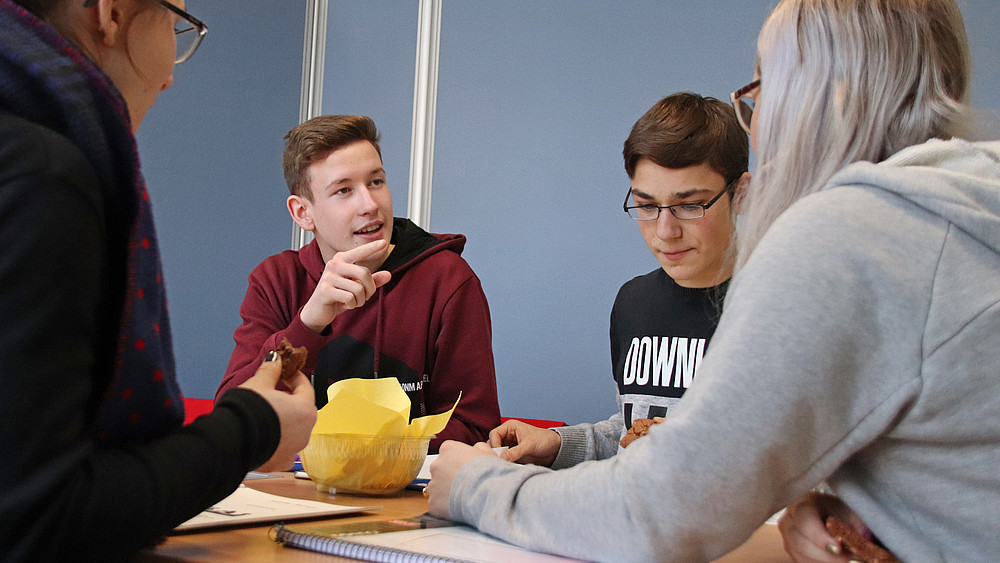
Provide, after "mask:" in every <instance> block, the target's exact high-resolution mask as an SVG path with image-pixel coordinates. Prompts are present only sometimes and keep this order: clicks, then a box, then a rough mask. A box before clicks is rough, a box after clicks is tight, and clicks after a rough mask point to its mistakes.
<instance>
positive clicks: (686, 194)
mask: <svg viewBox="0 0 1000 563" xmlns="http://www.w3.org/2000/svg"><path fill="white" fill-rule="evenodd" d="M622 154H623V156H624V160H625V171H626V173H627V174H628V176H629V179H630V180H631V186H630V188H629V190H628V192H627V193H626V198H625V203H624V204H623V207H624V210H625V212H626V213H628V214H629V216H630V217H632V218H633V219H635V220H636V222H637V224H638V226H639V232H640V233H641V234H642V237H643V239H644V240H645V241H646V245H647V246H648V247H649V250H650V251H651V252H652V253H653V255H654V256H655V257H656V260H657V261H658V262H659V264H660V267H659V268H657V269H656V270H654V271H652V272H650V273H648V274H646V275H643V276H639V277H637V278H635V279H633V280H631V281H629V282H627V283H626V284H625V285H623V286H622V287H621V289H620V290H619V292H618V297H617V298H616V299H615V304H614V307H613V309H612V311H611V359H612V366H613V369H614V378H615V382H616V384H617V386H618V406H619V411H618V412H617V413H615V414H614V415H613V416H612V417H611V418H609V419H607V420H603V421H601V422H598V423H596V424H578V425H574V426H567V427H562V428H556V429H553V431H550V430H542V429H536V428H534V427H532V426H528V425H526V424H523V423H520V422H518V421H508V422H507V423H505V424H504V425H502V426H500V427H499V428H496V429H494V430H493V432H491V433H490V445H491V446H494V447H496V446H500V445H507V446H511V447H510V449H508V450H507V451H506V452H504V453H503V454H502V457H504V458H505V459H508V460H510V461H520V462H522V463H534V464H537V465H547V466H551V467H553V468H562V467H569V466H572V465H575V464H577V463H579V462H581V461H585V460H591V459H605V458H608V457H611V456H613V455H615V454H616V453H617V452H618V450H619V447H620V445H619V440H621V439H622V438H623V436H624V435H625V434H626V432H627V431H628V430H629V428H630V427H631V426H632V424H633V422H634V421H635V420H638V419H658V418H659V417H668V416H669V413H670V410H671V409H673V408H674V407H675V406H676V405H677V403H678V401H680V398H681V396H682V395H683V394H684V391H685V390H686V389H687V387H688V386H689V385H690V384H691V381H692V380H693V379H694V377H695V374H696V372H697V369H698V364H699V363H700V361H701V358H702V356H703V355H704V353H705V350H706V349H707V346H708V342H709V340H710V339H711V337H712V333H713V332H715V327H716V325H717V323H718V320H719V317H720V315H721V305H722V300H723V298H724V297H725V293H726V289H727V287H728V285H729V278H730V277H731V276H732V273H733V257H734V256H733V253H732V252H731V251H730V248H731V244H730V243H731V241H732V240H733V238H734V233H735V209H734V206H733V199H734V197H735V196H736V194H737V193H738V190H739V189H740V186H741V185H742V182H743V180H744V179H745V178H746V177H747V160H748V154H749V148H748V143H747V136H746V134H745V133H744V131H743V129H742V128H741V127H740V124H739V122H738V121H737V119H736V117H735V115H734V114H733V111H732V109H731V108H730V107H729V106H728V105H727V104H725V103H723V102H721V101H719V100H716V99H714V98H705V97H702V96H699V95H697V94H692V93H677V94H673V95H671V96H668V97H666V98H664V99H663V100H660V101H659V102H658V103H656V105H654V106H653V107H652V108H650V109H649V111H647V112H646V113H645V115H643V116H642V117H641V118H639V120H638V121H637V122H636V123H635V125H634V126H633V127H632V132H631V133H630V134H629V136H628V139H626V141H625V147H624V150H623V151H622Z"/></svg>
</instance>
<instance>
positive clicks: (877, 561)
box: [826, 516, 899, 563]
mask: <svg viewBox="0 0 1000 563" xmlns="http://www.w3.org/2000/svg"><path fill="white" fill-rule="evenodd" d="M826 530H827V531H828V532H830V535H831V536H833V539H835V540H837V541H838V542H840V545H841V548H842V553H843V554H844V555H847V556H849V557H851V558H852V559H853V560H856V561H860V562H861V563H899V559H897V558H896V556H895V555H893V554H892V552H890V551H889V550H887V549H884V548H882V547H880V546H878V545H876V544H875V542H874V541H872V540H870V539H868V538H866V537H865V536H863V535H862V534H861V533H860V532H858V531H857V530H855V529H854V528H852V527H850V526H848V525H847V524H845V523H844V522H842V521H841V520H839V519H837V518H835V517H833V516H829V517H827V519H826Z"/></svg>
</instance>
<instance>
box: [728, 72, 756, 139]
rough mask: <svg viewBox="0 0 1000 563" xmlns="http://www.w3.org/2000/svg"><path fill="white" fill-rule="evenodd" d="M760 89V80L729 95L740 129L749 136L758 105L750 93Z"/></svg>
mask: <svg viewBox="0 0 1000 563" xmlns="http://www.w3.org/2000/svg"><path fill="white" fill-rule="evenodd" d="M758 88H760V78H758V79H756V80H754V81H753V82H751V83H750V84H747V85H746V86H744V87H742V88H740V89H739V90H737V91H735V92H733V93H732V94H730V95H729V100H730V101H731V102H732V103H733V110H734V111H735V112H736V120H737V121H739V122H740V127H742V128H743V130H744V131H746V132H747V134H748V135H749V134H750V120H751V119H752V118H753V110H754V106H755V105H756V104H757V100H756V99H755V98H754V96H751V95H750V93H751V92H753V91H754V90H756V89H758Z"/></svg>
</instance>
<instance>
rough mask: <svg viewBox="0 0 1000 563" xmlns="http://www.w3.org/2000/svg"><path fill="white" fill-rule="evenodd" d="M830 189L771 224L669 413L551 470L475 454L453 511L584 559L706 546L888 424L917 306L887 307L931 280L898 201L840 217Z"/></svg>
mask: <svg viewBox="0 0 1000 563" xmlns="http://www.w3.org/2000/svg"><path fill="white" fill-rule="evenodd" d="M834 203H836V202H823V203H822V204H820V202H817V204H816V205H813V206H812V207H811V210H810V213H798V214H797V215H796V216H794V219H789V218H788V217H786V216H787V215H789V213H790V211H791V210H790V211H789V212H786V214H785V215H783V216H782V218H781V219H779V221H778V222H777V223H775V224H774V225H773V226H772V228H771V230H772V232H769V233H768V237H765V239H764V240H763V241H762V242H761V243H760V245H759V246H758V248H757V250H756V251H755V253H754V256H753V257H752V258H751V260H750V262H749V263H748V264H747V265H746V266H745V267H744V269H743V270H742V271H741V272H740V273H739V274H738V275H737V277H736V279H735V280H734V283H733V286H732V289H731V291H730V294H729V297H728V298H727V301H726V307H725V314H724V315H723V318H722V321H721V323H720V325H719V328H718V330H717V332H716V334H715V337H714V338H713V341H712V348H711V350H710V351H709V353H708V354H707V356H706V357H705V360H704V362H705V363H704V364H703V365H702V366H701V369H700V371H699V375H698V379H696V380H695V383H694V384H693V385H692V386H691V388H690V389H689V390H688V392H687V393H686V394H685V397H684V402H685V407H684V408H683V409H680V412H679V413H678V414H677V415H676V416H674V417H672V418H671V420H670V423H669V424H661V425H656V426H654V427H653V428H652V429H651V430H650V432H649V435H648V436H647V437H646V438H644V439H642V440H639V441H637V442H635V443H634V444H632V445H631V446H629V447H628V448H626V449H623V450H622V451H621V452H620V453H619V454H618V455H615V456H613V457H611V458H610V459H606V460H602V461H590V462H583V463H579V464H577V465H575V466H573V467H570V468H568V469H563V470H560V471H553V470H550V469H545V468H537V467H528V466H517V465H514V464H509V463H505V462H503V461H501V460H499V459H487V458H486V457H481V458H477V459H474V460H472V461H470V462H469V463H467V464H466V465H465V466H464V467H462V468H461V470H460V471H459V472H458V474H457V475H456V478H455V480H454V482H453V486H452V490H451V497H450V501H449V510H450V513H451V516H452V517H453V518H455V519H458V520H461V521H465V522H469V523H471V524H473V525H475V526H477V527H479V528H480V529H481V530H483V531H484V532H486V533H489V534H492V535H495V536H497V537H500V538H502V539H505V540H508V541H511V542H513V543H516V544H519V545H524V546H526V547H529V548H532V549H536V550H541V551H546V552H551V553H558V554H561V555H567V556H571V557H578V558H584V559H588V560H598V561H703V560H711V559H715V558H718V557H719V556H721V555H723V554H724V553H726V552H728V551H730V550H732V549H734V548H736V547H737V546H738V545H740V544H741V543H742V542H743V541H745V540H746V539H747V538H748V537H749V536H750V535H751V534H752V533H753V531H754V530H756V529H757V528H758V527H759V526H760V525H761V524H762V523H763V522H764V521H765V520H766V519H767V518H768V517H769V516H770V515H772V514H774V513H775V512H776V511H777V510H778V509H780V508H781V507H783V506H785V505H786V504H788V503H789V502H790V501H792V500H794V499H795V498H797V497H798V496H800V495H802V494H803V493H805V492H806V491H808V490H809V489H810V488H811V487H812V486H813V485H815V484H816V483H817V482H819V481H821V480H822V479H824V478H825V477H827V476H828V475H830V474H831V473H833V472H834V471H836V470H837V469H838V467H839V466H841V465H842V464H843V463H844V461H845V460H847V459H849V458H851V456H853V455H854V454H855V453H856V452H858V450H860V449H862V448H864V447H866V445H868V444H870V443H871V442H872V441H873V440H875V439H876V438H877V437H878V436H880V435H881V434H883V433H884V432H886V429H887V428H889V427H891V425H892V424H894V423H895V422H896V421H897V420H898V416H899V413H900V412H901V411H902V410H903V409H904V408H905V407H906V405H907V404H909V403H910V402H911V401H913V400H914V398H915V397H916V396H917V394H918V393H919V358H920V350H919V327H921V326H922V325H923V322H924V315H925V314H926V312H925V311H920V310H915V311H908V310H905V308H902V307H901V308H900V310H898V311H891V312H890V311H886V310H885V308H886V307H892V306H893V304H894V303H899V302H900V301H901V298H900V297H899V293H900V290H899V288H900V287H907V288H908V289H910V290H914V291H918V292H919V291H924V290H926V288H924V287H918V286H922V285H923V284H926V282H927V280H926V279H913V275H912V272H915V271H917V272H919V271H926V270H923V268H924V267H925V266H926V264H918V265H916V266H914V265H913V264H912V263H911V264H908V263H907V262H908V261H909V262H912V261H914V260H916V259H917V258H915V257H917V256H919V255H920V254H921V253H920V250H919V248H910V247H908V246H907V247H906V248H890V247H893V246H899V241H892V242H888V243H880V242H879V241H880V237H882V236H883V232H884V231H885V229H882V230H880V229H879V224H886V225H891V224H893V221H895V220H897V219H899V218H898V217H896V216H893V217H891V218H886V217H885V216H884V214H881V213H871V214H867V215H863V217H862V218H863V219H864V220H865V221H866V222H865V224H863V225H857V224H852V225H847V226H845V225H844V224H842V222H843V221H844V218H845V217H854V218H857V217H859V214H858V213H857V212H856V210H857V205H858V202H856V201H842V202H840V203H842V204H843V205H840V206H837V205H834ZM864 203H865V204H866V205H869V202H864ZM830 217H834V218H837V221H831V220H829V219H828V218H830ZM890 219H892V220H890ZM900 220H901V219H900ZM894 228H895V229H899V228H901V227H898V225H896V226H895V227H894ZM848 233H850V235H851V236H850V239H851V240H846V239H847V238H848ZM866 244H869V245H871V244H883V245H884V247H882V248H876V249H871V248H868V249H866V252H859V249H861V248H864V246H865V245H866ZM872 256H875V257H877V258H875V259H872ZM889 258H891V259H889ZM929 258H930V259H933V257H929ZM908 276H909V277H908ZM831 303H835V305H831ZM885 318H889V319H891V321H890V322H891V325H890V326H886V325H884V324H883V322H882V321H883V319H885ZM845 327H849V330H848V329H845ZM913 327H917V328H916V329H914V328H913ZM909 333H913V334H909ZM911 348H912V349H911ZM862 517H863V518H864V519H865V521H866V522H867V521H868V520H869V518H868V515H862Z"/></svg>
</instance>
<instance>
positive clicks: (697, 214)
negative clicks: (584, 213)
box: [622, 175, 742, 221]
mask: <svg viewBox="0 0 1000 563" xmlns="http://www.w3.org/2000/svg"><path fill="white" fill-rule="evenodd" d="M741 176H742V175H741ZM741 176H737V177H736V179H735V180H733V181H732V182H729V183H728V184H726V187H725V188H722V191H721V192H719V193H717V194H715V197H713V198H712V199H711V200H709V202H708V203H677V204H674V205H653V204H652V203H644V204H642V205H629V204H628V198H629V196H631V195H632V187H631V186H629V189H628V192H627V193H626V194H625V203H623V204H622V209H624V210H625V213H628V216H629V217H631V218H633V219H635V220H636V221H655V220H656V219H659V218H660V210H662V209H669V210H670V212H671V213H673V215H674V217H677V218H678V219H701V218H702V217H704V216H705V211H706V210H707V209H708V208H709V207H712V204H714V203H715V202H717V201H719V198H721V197H722V194H724V193H726V192H728V191H729V190H731V189H733V188H734V187H735V186H736V184H737V183H738V182H739V180H740V177H741Z"/></svg>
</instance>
